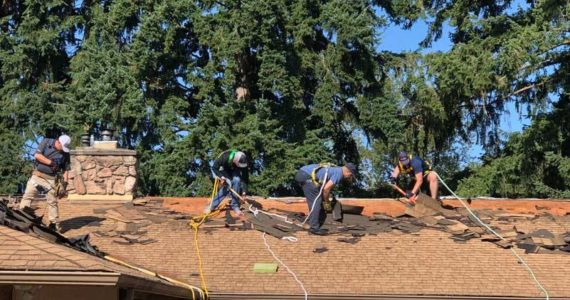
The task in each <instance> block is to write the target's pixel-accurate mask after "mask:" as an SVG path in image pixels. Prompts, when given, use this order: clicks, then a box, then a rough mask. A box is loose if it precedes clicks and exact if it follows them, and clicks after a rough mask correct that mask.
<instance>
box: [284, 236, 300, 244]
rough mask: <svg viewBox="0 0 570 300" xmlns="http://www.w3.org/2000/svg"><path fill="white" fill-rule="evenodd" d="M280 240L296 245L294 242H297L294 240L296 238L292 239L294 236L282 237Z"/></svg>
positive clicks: (296, 239)
mask: <svg viewBox="0 0 570 300" xmlns="http://www.w3.org/2000/svg"><path fill="white" fill-rule="evenodd" d="M281 239H282V240H286V241H289V242H291V243H296V242H298V241H299V239H298V238H296V237H294V236H284V237H282V238H281Z"/></svg>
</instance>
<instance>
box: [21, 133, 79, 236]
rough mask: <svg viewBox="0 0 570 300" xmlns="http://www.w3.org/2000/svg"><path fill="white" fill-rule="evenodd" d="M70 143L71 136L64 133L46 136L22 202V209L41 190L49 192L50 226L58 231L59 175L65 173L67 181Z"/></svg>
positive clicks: (39, 148) (37, 153) (36, 155)
mask: <svg viewBox="0 0 570 300" xmlns="http://www.w3.org/2000/svg"><path fill="white" fill-rule="evenodd" d="M70 143H71V138H70V137H69V136H67V135H62V136H60V137H59V138H57V139H50V138H45V139H43V140H42V141H41V142H40V145H39V146H38V149H37V150H36V153H35V154H34V158H35V163H34V171H33V172H32V177H30V179H29V180H28V183H27V184H26V191H25V192H24V196H23V197H22V201H21V202H20V209H24V208H26V207H29V206H30V205H31V203H32V200H33V199H34V198H35V197H37V196H38V195H39V193H40V192H47V199H46V200H47V206H48V215H49V227H50V228H51V229H52V230H56V231H61V228H60V226H59V222H58V218H59V207H58V204H57V197H58V196H59V195H57V192H58V189H59V187H61V185H59V184H60V183H59V182H58V180H59V179H58V178H59V177H61V176H58V175H63V176H62V177H63V178H62V180H63V181H64V182H67V171H68V170H69V144H70ZM62 173H63V174H62ZM62 192H64V191H62Z"/></svg>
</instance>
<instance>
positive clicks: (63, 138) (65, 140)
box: [57, 134, 71, 153]
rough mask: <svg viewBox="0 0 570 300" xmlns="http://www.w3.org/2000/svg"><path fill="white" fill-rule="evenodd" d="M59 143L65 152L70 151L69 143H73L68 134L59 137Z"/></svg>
mask: <svg viewBox="0 0 570 300" xmlns="http://www.w3.org/2000/svg"><path fill="white" fill-rule="evenodd" d="M57 140H58V141H59V143H60V144H61V148H62V149H63V152H65V153H67V152H69V144H71V138H70V137H69V136H68V135H65V134H64V135H62V136H60V137H59V138H58V139H57Z"/></svg>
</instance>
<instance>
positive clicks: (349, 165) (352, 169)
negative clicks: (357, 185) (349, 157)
mask: <svg viewBox="0 0 570 300" xmlns="http://www.w3.org/2000/svg"><path fill="white" fill-rule="evenodd" d="M344 166H345V167H346V168H347V169H348V170H349V171H350V173H351V174H352V177H355V178H356V174H357V171H356V165H355V164H353V163H346V164H345V165H344Z"/></svg>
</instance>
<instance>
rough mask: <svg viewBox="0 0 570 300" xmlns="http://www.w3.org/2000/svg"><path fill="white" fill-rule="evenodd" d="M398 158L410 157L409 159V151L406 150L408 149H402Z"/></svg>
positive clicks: (405, 158) (402, 159)
mask: <svg viewBox="0 0 570 300" xmlns="http://www.w3.org/2000/svg"><path fill="white" fill-rule="evenodd" d="M398 159H399V160H400V161H405V160H408V159H409V156H408V152H406V151H400V154H398Z"/></svg>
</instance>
